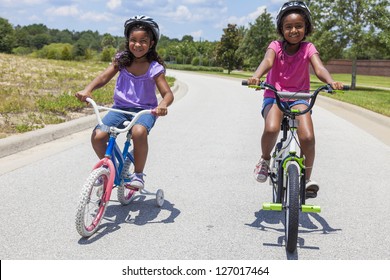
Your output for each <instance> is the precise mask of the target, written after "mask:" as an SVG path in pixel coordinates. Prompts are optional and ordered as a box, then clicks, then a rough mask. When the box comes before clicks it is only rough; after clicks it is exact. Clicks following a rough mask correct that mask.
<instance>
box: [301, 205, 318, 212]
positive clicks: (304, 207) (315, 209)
mask: <svg viewBox="0 0 390 280" xmlns="http://www.w3.org/2000/svg"><path fill="white" fill-rule="evenodd" d="M301 208H302V213H321V206H318V205H310V204H303V205H302V207H301Z"/></svg>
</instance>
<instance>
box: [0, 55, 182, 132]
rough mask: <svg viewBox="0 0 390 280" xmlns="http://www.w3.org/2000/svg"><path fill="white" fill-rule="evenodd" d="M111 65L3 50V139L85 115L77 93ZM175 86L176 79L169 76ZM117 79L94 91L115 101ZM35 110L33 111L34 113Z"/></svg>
mask: <svg viewBox="0 0 390 280" xmlns="http://www.w3.org/2000/svg"><path fill="white" fill-rule="evenodd" d="M107 66H108V63H107V62H100V61H85V62H76V61H60V60H47V59H37V58H31V57H22V56H15V55H8V54H1V53H0V87H1V90H0V138H3V137H6V136H8V135H11V134H14V133H21V132H26V131H30V130H34V129H38V128H42V127H44V126H45V125H48V124H57V123H61V122H65V121H68V120H71V119H72V118H75V117H78V116H80V115H82V114H85V113H86V112H87V111H88V112H89V111H90V110H87V106H86V104H85V103H81V102H80V101H78V100H77V99H76V98H75V97H74V94H75V93H76V92H77V91H80V90H82V89H83V88H84V87H85V86H86V85H87V84H88V83H89V82H90V81H92V80H93V79H94V78H95V77H96V76H97V75H98V74H99V73H101V72H102V71H103V70H104V69H105V68H106V67H107ZM167 81H168V84H169V85H170V86H173V84H174V82H175V79H174V78H173V77H167ZM114 86H115V79H113V80H112V81H110V82H109V83H108V84H107V85H106V86H105V87H103V88H100V89H98V90H96V91H95V92H94V94H93V97H94V99H95V100H96V102H97V103H99V104H102V105H109V104H111V103H112V97H113V91H114ZM31 112H33V113H31Z"/></svg>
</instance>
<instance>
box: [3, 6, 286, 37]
mask: <svg viewBox="0 0 390 280" xmlns="http://www.w3.org/2000/svg"><path fill="white" fill-rule="evenodd" d="M285 1H286V0H267V1H259V0H257V1H256V0H243V1H239V0H216V1H213V0H138V1H126V0H67V1H66V0H0V17H3V18H6V19H7V20H8V21H9V23H11V24H12V25H21V26H24V25H29V24H33V23H42V24H44V25H46V26H47V27H48V28H52V29H54V28H56V29H60V30H63V29H69V30H71V31H72V30H74V31H85V30H92V31H98V32H99V33H100V34H104V33H110V34H112V35H115V36H122V34H123V23H124V22H125V20H126V19H128V18H129V17H131V16H134V15H139V14H144V15H148V16H150V17H152V18H154V19H155V20H156V21H157V23H158V24H159V25H160V28H161V33H162V34H164V35H166V36H168V37H170V38H178V39H181V38H182V37H183V35H192V36H193V37H194V39H195V40H199V39H201V40H209V41H216V40H219V39H220V38H221V35H222V33H223V31H222V29H223V28H225V27H226V26H227V24H228V23H236V24H238V25H245V26H248V23H253V22H254V20H255V19H256V18H257V17H258V16H259V15H260V14H261V13H262V12H263V11H264V9H267V11H268V12H269V13H271V14H272V15H273V17H275V15H276V13H277V11H278V9H279V7H280V6H281V5H282V3H284V2H285Z"/></svg>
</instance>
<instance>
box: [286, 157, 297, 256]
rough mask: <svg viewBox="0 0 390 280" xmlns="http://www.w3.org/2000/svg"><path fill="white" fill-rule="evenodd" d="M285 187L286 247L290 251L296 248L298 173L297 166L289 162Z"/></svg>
mask: <svg viewBox="0 0 390 280" xmlns="http://www.w3.org/2000/svg"><path fill="white" fill-rule="evenodd" d="M286 182H287V189H286V192H285V206H286V211H285V218H286V220H285V223H286V224H285V231H286V248H287V251H289V252H290V253H292V252H294V251H295V250H296V248H297V242H298V223H299V174H298V167H297V166H296V165H295V164H290V165H289V166H288V168H287V178H286Z"/></svg>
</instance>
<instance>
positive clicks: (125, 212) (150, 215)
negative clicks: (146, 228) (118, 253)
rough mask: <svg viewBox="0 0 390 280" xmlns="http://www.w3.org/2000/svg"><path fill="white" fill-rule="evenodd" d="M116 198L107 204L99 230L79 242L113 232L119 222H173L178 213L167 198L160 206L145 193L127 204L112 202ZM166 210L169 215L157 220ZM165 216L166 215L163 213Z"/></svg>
mask: <svg viewBox="0 0 390 280" xmlns="http://www.w3.org/2000/svg"><path fill="white" fill-rule="evenodd" d="M113 202H117V203H119V202H118V201H116V200H111V201H110V204H109V205H108V206H107V209H106V213H105V214H104V218H103V221H102V224H101V225H100V228H99V230H98V231H97V232H96V233H95V234H94V235H92V236H91V237H90V238H88V239H87V238H81V239H80V240H79V244H83V245H85V244H90V243H93V242H95V241H97V240H99V239H100V238H102V237H104V236H105V235H107V234H110V233H113V232H115V231H117V230H119V229H120V228H121V224H123V223H130V224H134V225H137V226H142V225H146V224H152V223H164V224H167V223H174V222H175V219H176V217H177V216H179V215H180V210H179V209H177V208H175V207H174V204H172V203H170V202H169V201H168V200H165V201H164V204H163V206H162V207H158V206H157V205H156V201H155V200H154V199H146V196H145V195H138V196H136V197H135V198H134V200H133V201H132V202H131V203H130V204H129V205H128V206H122V205H120V204H113ZM164 211H168V212H169V216H168V217H167V218H164V219H162V220H158V217H159V215H160V214H161V212H164ZM164 216H166V215H164Z"/></svg>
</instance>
